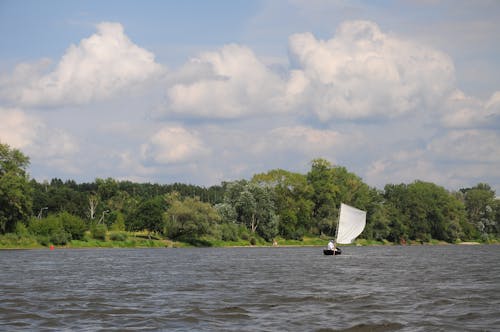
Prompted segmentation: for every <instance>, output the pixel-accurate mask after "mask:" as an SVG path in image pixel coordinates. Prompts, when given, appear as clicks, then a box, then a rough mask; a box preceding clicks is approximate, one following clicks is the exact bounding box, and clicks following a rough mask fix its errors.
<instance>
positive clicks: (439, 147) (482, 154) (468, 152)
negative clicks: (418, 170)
mask: <svg viewBox="0 0 500 332" xmlns="http://www.w3.org/2000/svg"><path fill="white" fill-rule="evenodd" d="M499 143H500V133H499V132H498V131H493V130H475V129H469V130H452V131H450V132H447V133H446V135H444V136H443V137H439V138H437V139H435V140H433V141H432V142H430V143H429V146H428V149H429V151H431V152H432V153H433V154H434V155H435V156H436V158H437V159H443V160H452V161H469V162H471V163H477V164H479V163H484V162H486V163H489V162H494V163H497V165H500V144H499Z"/></svg>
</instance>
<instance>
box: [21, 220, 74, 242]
mask: <svg viewBox="0 0 500 332" xmlns="http://www.w3.org/2000/svg"><path fill="white" fill-rule="evenodd" d="M28 230H29V231H30V232H31V233H32V234H33V235H35V236H36V238H37V240H38V242H39V243H40V244H42V245H45V246H46V245H49V244H50V243H53V244H57V245H65V244H66V243H68V241H69V240H71V234H69V233H68V232H66V230H65V229H64V227H63V224H62V221H61V218H59V217H58V216H56V215H49V216H48V217H47V218H43V219H37V218H31V220H30V222H29V226H28Z"/></svg>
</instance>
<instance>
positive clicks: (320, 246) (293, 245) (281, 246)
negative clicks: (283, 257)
mask: <svg viewBox="0 0 500 332" xmlns="http://www.w3.org/2000/svg"><path fill="white" fill-rule="evenodd" d="M108 244H109V245H104V246H99V245H97V246H71V245H70V246H53V247H52V249H51V247H45V246H40V247H22V246H20V247H16V246H14V247H5V248H0V251H2V250H6V251H7V250H50V251H52V250H56V249H75V250H78V249H183V248H200V249H201V248H251V249H252V248H299V247H316V248H323V247H325V246H326V245H319V244H278V245H272V244H269V245H251V244H249V245H227V246H225V245H218V246H217V245H214V246H192V245H186V244H184V243H183V244H181V245H171V246H123V245H120V243H118V244H117V245H113V243H108ZM499 244H500V243H498V242H493V243H480V242H475V241H465V242H460V243H446V242H440V243H432V242H428V243H409V244H408V243H407V244H395V243H387V244H378V243H374V244H356V243H353V244H347V245H343V246H345V247H352V246H357V247H377V246H446V245H458V246H476V245H499Z"/></svg>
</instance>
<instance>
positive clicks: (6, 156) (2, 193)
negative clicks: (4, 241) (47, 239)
mask: <svg viewBox="0 0 500 332" xmlns="http://www.w3.org/2000/svg"><path fill="white" fill-rule="evenodd" d="M28 165H29V158H28V157H26V156H25V155H24V154H22V153H21V152H20V151H19V150H17V149H11V148H10V147H9V146H8V145H7V144H2V143H0V233H6V232H11V231H13V230H14V227H15V224H16V222H18V221H21V222H25V223H26V222H27V221H28V218H29V216H30V213H31V205H32V197H31V194H32V190H31V186H30V184H29V180H28V174H27V173H26V168H27V167H28Z"/></svg>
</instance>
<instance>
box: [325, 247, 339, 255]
mask: <svg viewBox="0 0 500 332" xmlns="http://www.w3.org/2000/svg"><path fill="white" fill-rule="evenodd" d="M323 254H325V255H329V256H336V255H340V254H342V250H340V248H335V252H334V251H333V250H330V249H323Z"/></svg>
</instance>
